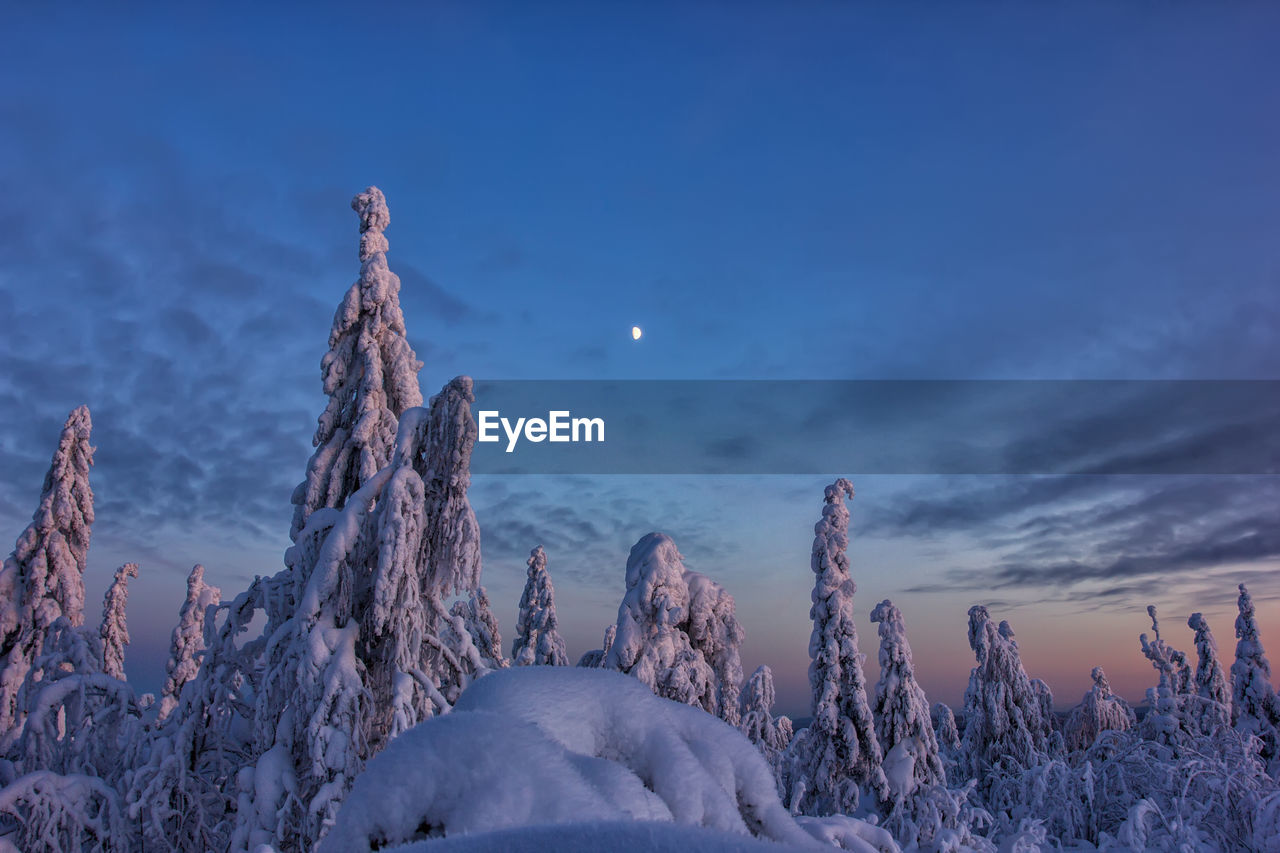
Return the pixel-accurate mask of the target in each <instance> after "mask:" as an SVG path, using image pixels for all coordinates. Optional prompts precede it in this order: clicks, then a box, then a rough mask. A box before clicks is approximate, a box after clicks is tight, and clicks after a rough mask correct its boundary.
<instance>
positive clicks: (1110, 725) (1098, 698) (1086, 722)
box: [1063, 666, 1136, 751]
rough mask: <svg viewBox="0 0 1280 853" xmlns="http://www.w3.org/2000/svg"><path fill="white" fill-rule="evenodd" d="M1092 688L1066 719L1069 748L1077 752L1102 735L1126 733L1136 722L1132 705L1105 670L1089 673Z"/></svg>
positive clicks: (1095, 670) (1067, 745)
mask: <svg viewBox="0 0 1280 853" xmlns="http://www.w3.org/2000/svg"><path fill="white" fill-rule="evenodd" d="M1090 677H1091V678H1093V686H1092V687H1090V688H1089V692H1088V693H1086V694H1084V698H1083V699H1081V700H1080V704H1079V705H1077V706H1076V707H1074V708H1072V709H1071V713H1070V714H1069V715H1068V716H1067V722H1066V726H1065V727H1064V729H1063V737H1064V740H1065V742H1066V747H1067V749H1070V750H1073V751H1078V750H1084V749H1088V748H1089V747H1090V746H1092V745H1093V742H1094V741H1095V740H1096V739H1097V737H1098V734H1099V733H1100V732H1105V731H1117V732H1124V731H1128V730H1129V729H1131V728H1133V727H1134V725H1135V723H1136V717H1135V716H1134V713H1133V709H1132V708H1130V707H1129V703H1128V702H1126V701H1124V699H1122V698H1121V697H1119V696H1117V695H1116V694H1115V693H1114V692H1112V690H1111V682H1109V681H1108V680H1107V674H1106V673H1105V672H1103V670H1102V667H1100V666H1095V667H1094V668H1093V671H1092V672H1091V673H1090Z"/></svg>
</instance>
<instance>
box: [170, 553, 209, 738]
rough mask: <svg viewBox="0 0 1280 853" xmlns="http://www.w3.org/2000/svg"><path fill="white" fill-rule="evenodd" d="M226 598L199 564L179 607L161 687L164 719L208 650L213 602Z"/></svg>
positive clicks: (190, 575) (194, 674)
mask: <svg viewBox="0 0 1280 853" xmlns="http://www.w3.org/2000/svg"><path fill="white" fill-rule="evenodd" d="M220 601H222V591H221V590H220V589H218V588H217V587H216V586H210V585H209V584H207V583H205V582H204V566H201V565H196V566H194V567H193V568H192V569H191V574H189V575H187V597H186V598H185V599H184V600H183V602H182V607H181V608H179V610H178V624H177V625H176V626H174V629H173V637H172V639H171V640H170V643H169V660H168V662H167V663H166V664H165V667H164V668H165V679H164V687H163V688H162V689H161V690H160V717H159V718H160V719H161V720H163V719H164V718H165V717H167V716H169V714H171V713H172V712H173V709H174V708H176V707H178V699H179V697H180V696H181V695H182V688H183V687H184V686H185V685H186V684H187V682H189V681H190V680H191V679H193V678H195V677H196V673H197V672H198V671H199V670H200V657H201V653H202V652H204V620H205V613H206V612H207V611H208V609H209V606H210V605H213V604H217V603H219V602H220Z"/></svg>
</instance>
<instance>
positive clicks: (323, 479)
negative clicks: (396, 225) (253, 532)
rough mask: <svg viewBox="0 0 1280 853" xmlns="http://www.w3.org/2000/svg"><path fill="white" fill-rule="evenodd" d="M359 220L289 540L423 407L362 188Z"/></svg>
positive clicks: (395, 281)
mask: <svg viewBox="0 0 1280 853" xmlns="http://www.w3.org/2000/svg"><path fill="white" fill-rule="evenodd" d="M351 207H352V209H353V210H355V211H356V213H357V214H359V216H360V278H359V280H358V281H356V283H355V284H353V285H351V289H350V290H348V291H347V295H346V298H345V299H343V300H342V304H341V305H340V306H338V311H337V313H336V314H335V315H334V318H333V329H332V331H331V332H330V333H329V351H328V352H327V353H325V356H324V358H323V359H322V360H321V362H320V372H321V375H322V377H323V378H324V392H325V393H326V394H328V395H329V404H328V406H327V407H326V408H325V410H324V414H322V415H321V416H320V419H319V422H318V424H317V426H316V434H315V438H314V439H313V442H314V444H315V447H316V451H315V453H314V454H313V455H312V457H311V460H310V461H309V462H308V463H307V476H306V479H305V480H304V481H303V482H302V483H300V484H299V485H298V487H297V488H296V489H295V490H294V493H293V503H294V514H293V526H292V529H291V530H290V536H291V537H292V538H293V540H294V541H297V538H298V535H299V534H300V533H301V532H302V530H303V528H305V527H306V524H307V519H308V518H309V517H310V515H311V513H313V512H315V511H316V510H317V509H319V508H321V507H333V508H337V509H340V508H342V506H343V505H344V504H345V503H346V500H347V498H348V497H349V496H350V495H351V494H352V493H354V492H355V491H356V490H357V489H358V488H360V486H361V485H363V484H364V483H365V482H366V481H367V480H368V479H369V478H370V477H372V476H373V475H374V474H376V473H377V472H378V471H379V470H380V469H381V468H383V466H385V465H386V464H387V461H388V460H389V459H390V456H391V448H392V446H393V444H394V443H395V437H396V424H397V421H398V420H399V418H400V416H401V415H402V414H403V413H404V412H405V411H406V410H407V409H411V408H413V407H415V406H421V405H422V390H421V389H420V387H419V385H418V370H419V369H421V367H422V362H420V361H418V358H417V356H416V355H415V354H414V352H413V348H412V347H410V346H409V340H408V338H407V337H406V335H405V327H404V315H403V313H402V312H401V310H400V279H399V277H398V276H396V274H395V273H393V272H391V270H390V269H389V268H388V267H387V250H388V249H389V247H390V244H389V243H388V242H387V238H386V236H384V234H383V231H385V230H386V228H387V226H388V225H389V224H390V223H391V212H390V211H389V210H388V208H387V202H386V198H385V197H384V196H383V195H382V191H381V190H379V189H378V188H377V187H369V188H368V189H366V190H365V191H364V192H362V193H360V194H358V195H357V196H356V197H355V198H354V199H352V200H351Z"/></svg>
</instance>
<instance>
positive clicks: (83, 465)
mask: <svg viewBox="0 0 1280 853" xmlns="http://www.w3.org/2000/svg"><path fill="white" fill-rule="evenodd" d="M92 427H93V425H92V422H91V421H90V419H89V410H88V408H86V407H85V406H81V407H79V408H78V409H75V410H74V411H72V412H71V414H70V416H68V417H67V421H66V423H65V424H64V425H63V427H62V434H61V435H60V436H59V438H58V449H57V450H56V451H54V454H53V462H52V464H51V465H50V466H49V472H48V473H47V474H46V475H45V478H44V488H43V489H42V490H41V494H40V504H39V506H38V507H37V508H36V511H35V514H34V515H33V516H32V520H31V524H29V525H28V526H27V528H26V529H25V530H24V531H22V535H20V536H19V537H18V541H17V543H16V544H15V545H14V549H13V553H11V554H10V555H9V557H8V559H6V560H5V561H4V568H3V570H0V648H2V649H4V652H3V657H2V658H0V737H3V736H4V735H5V734H6V733H8V732H9V731H10V730H11V729H13V728H14V727H15V726H16V725H18V724H20V723H21V720H22V713H21V711H20V709H19V707H18V704H19V702H18V692H19V690H21V689H22V686H23V683H24V682H25V681H26V680H27V675H28V672H29V671H30V670H31V668H32V666H33V664H34V663H35V660H36V658H37V657H38V656H39V655H40V654H41V653H42V651H43V648H44V642H45V638H46V636H47V634H48V632H49V629H50V627H51V626H52V625H53V624H54V622H56V621H57V620H58V619H66V620H67V622H68V623H69V624H70V625H71V626H72V627H78V626H80V625H82V624H83V623H84V567H85V559H86V557H87V554H88V551H89V534H90V528H91V526H92V525H93V491H92V490H91V489H90V488H89V468H90V466H92V465H93V448H92V447H91V446H90V445H89V434H90V431H91V430H92Z"/></svg>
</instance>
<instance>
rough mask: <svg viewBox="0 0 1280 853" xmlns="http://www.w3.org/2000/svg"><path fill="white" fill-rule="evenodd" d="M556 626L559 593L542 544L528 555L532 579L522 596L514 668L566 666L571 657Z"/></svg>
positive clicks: (525, 586) (513, 644)
mask: <svg viewBox="0 0 1280 853" xmlns="http://www.w3.org/2000/svg"><path fill="white" fill-rule="evenodd" d="M556 624H557V623H556V591H555V587H553V586H552V585H551V574H550V573H549V572H548V571H547V552H546V551H544V550H542V546H541V545H539V546H538V547H536V548H534V549H533V550H532V551H530V552H529V579H528V580H526V581H525V584H524V593H523V594H522V595H521V596H520V615H519V617H518V618H517V619H516V639H515V642H513V643H512V644H511V663H512V664H513V665H514V666H538V665H545V666H567V665H568V663H569V658H568V655H567V654H566V653H565V650H564V639H563V638H561V636H560V632H559V630H557V627H556Z"/></svg>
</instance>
